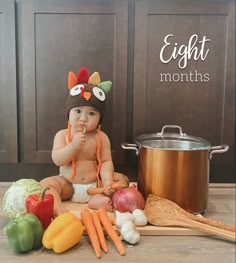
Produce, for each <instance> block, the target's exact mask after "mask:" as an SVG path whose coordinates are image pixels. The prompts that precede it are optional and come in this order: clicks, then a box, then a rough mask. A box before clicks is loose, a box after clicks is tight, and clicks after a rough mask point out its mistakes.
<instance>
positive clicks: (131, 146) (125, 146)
mask: <svg viewBox="0 0 236 263" xmlns="http://www.w3.org/2000/svg"><path fill="white" fill-rule="evenodd" d="M121 147H122V148H123V149H125V150H134V151H135V152H136V155H137V156H138V152H139V151H138V148H137V144H132V143H126V142H124V143H121Z"/></svg>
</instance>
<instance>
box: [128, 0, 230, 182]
mask: <svg viewBox="0 0 236 263" xmlns="http://www.w3.org/2000/svg"><path fill="white" fill-rule="evenodd" d="M234 3H235V2H234V1H231V0H229V1H189V0H188V1H186V0H181V1H174V0H169V1H164V0H163V1H162V0H159V1H151V0H150V1H141V0H140V1H136V3H135V40H134V90H133V100H134V103H133V136H134V137H135V136H137V135H140V134H143V133H150V132H160V131H161V128H162V127H163V126H164V125H166V124H175V125H179V126H181V127H182V128H183V130H184V132H186V133H187V134H190V135H194V136H199V137H202V138H204V139H206V140H208V141H210V142H211V143H212V144H213V145H220V144H228V145H229V146H230V149H229V151H228V152H227V153H224V154H219V155H217V156H216V155H214V157H213V158H212V161H211V165H212V170H211V174H212V175H213V174H214V176H216V177H215V178H213V177H212V180H213V181H215V180H219V178H220V177H221V178H222V180H226V181H227V180H228V181H229V180H230V178H234V175H235V168H234V166H235V62H234V59H235V40H234V36H235V33H234V32H235V31H234V30H235V24H234V15H235V14H234V6H235V4H234ZM174 132H176V131H174ZM223 178H224V179H223Z"/></svg>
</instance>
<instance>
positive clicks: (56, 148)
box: [52, 130, 85, 166]
mask: <svg viewBox="0 0 236 263" xmlns="http://www.w3.org/2000/svg"><path fill="white" fill-rule="evenodd" d="M83 136H84V135H83V134H82V135H81V136H80V137H81V138H80V137H79V135H77V137H79V138H77V137H76V136H74V137H76V138H73V141H72V142H70V143H68V144H67V142H66V130H61V131H59V132H58V133H57V134H56V135H55V138H54V142H53V149H52V160H53V162H54V163H55V164H56V165H57V166H64V165H67V164H69V163H70V162H71V161H72V159H73V157H74V156H75V154H76V152H77V151H78V149H79V148H80V147H81V146H82V145H83V144H84V142H85V140H84V138H83ZM74 139H75V140H74ZM78 141H79V143H77V142H78Z"/></svg>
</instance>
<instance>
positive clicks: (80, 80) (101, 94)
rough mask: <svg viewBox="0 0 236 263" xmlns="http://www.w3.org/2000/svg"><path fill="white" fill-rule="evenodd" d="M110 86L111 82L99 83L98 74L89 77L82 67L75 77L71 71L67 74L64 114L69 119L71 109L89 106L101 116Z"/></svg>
mask: <svg viewBox="0 0 236 263" xmlns="http://www.w3.org/2000/svg"><path fill="white" fill-rule="evenodd" d="M111 86H112V82H111V81H109V80H108V81H103V82H101V78H100V75H99V73H98V72H94V73H93V74H92V75H91V76H89V72H88V70H87V69H86V68H85V67H82V68H81V69H80V70H79V72H78V74H77V76H76V75H75V74H74V73H73V72H72V71H71V72H69V74H68V89H69V90H70V92H69V95H68V98H67V101H66V114H67V118H68V119H69V113H70V110H71V109H72V108H75V107H80V106H91V107H93V108H95V109H96V110H98V111H99V112H100V114H101V116H102V115H103V113H104V110H105V102H106V95H107V94H108V93H109V91H110V89H111Z"/></svg>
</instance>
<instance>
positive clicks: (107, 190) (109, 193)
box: [104, 183, 115, 196]
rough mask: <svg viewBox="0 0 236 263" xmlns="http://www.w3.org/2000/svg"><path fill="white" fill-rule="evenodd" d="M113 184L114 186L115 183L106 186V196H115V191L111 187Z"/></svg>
mask: <svg viewBox="0 0 236 263" xmlns="http://www.w3.org/2000/svg"><path fill="white" fill-rule="evenodd" d="M112 184H113V183H111V184H109V185H105V186H104V194H105V195H108V196H110V195H112V194H114V192H115V189H112V187H111V186H112Z"/></svg>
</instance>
